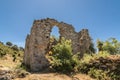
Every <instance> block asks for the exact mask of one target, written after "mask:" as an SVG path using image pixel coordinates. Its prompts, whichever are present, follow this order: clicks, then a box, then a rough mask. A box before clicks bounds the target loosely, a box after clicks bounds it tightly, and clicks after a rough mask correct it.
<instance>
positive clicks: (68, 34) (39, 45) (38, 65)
mask: <svg viewBox="0 0 120 80" xmlns="http://www.w3.org/2000/svg"><path fill="white" fill-rule="evenodd" d="M54 26H57V27H58V28H59V33H60V37H64V38H65V39H71V41H72V49H73V53H74V54H75V53H77V52H80V53H81V54H83V53H84V52H85V51H86V50H87V49H88V48H89V46H90V43H91V40H90V37H89V34H88V30H87V29H83V30H82V31H80V32H78V33H77V32H75V30H74V28H73V26H72V25H70V24H66V23H64V22H58V21H57V20H55V19H49V18H47V19H42V20H35V21H34V23H33V26H32V29H31V33H30V35H28V36H27V38H26V45H25V54H24V63H25V65H27V66H28V67H30V69H31V70H32V71H40V70H43V69H44V68H45V67H47V66H49V63H48V61H47V59H46V58H45V53H46V51H47V48H48V44H49V39H50V33H51V30H52V28H53V27H54ZM83 42H84V43H83ZM83 47H84V49H83Z"/></svg>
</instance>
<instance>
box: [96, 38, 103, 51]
mask: <svg viewBox="0 0 120 80" xmlns="http://www.w3.org/2000/svg"><path fill="white" fill-rule="evenodd" d="M97 48H98V51H103V42H102V41H100V40H99V39H98V40H97Z"/></svg>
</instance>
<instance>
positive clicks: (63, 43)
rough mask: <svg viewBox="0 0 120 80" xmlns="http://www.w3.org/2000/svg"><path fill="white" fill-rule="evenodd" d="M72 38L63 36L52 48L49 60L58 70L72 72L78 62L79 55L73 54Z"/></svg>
mask: <svg viewBox="0 0 120 80" xmlns="http://www.w3.org/2000/svg"><path fill="white" fill-rule="evenodd" d="M71 45H72V44H71V40H66V39H65V38H61V40H60V42H59V43H58V44H57V45H55V46H54V47H53V48H52V50H51V54H52V55H51V56H49V61H50V64H51V67H52V68H53V69H54V70H56V71H61V72H71V71H74V68H75V66H76V65H77V64H78V61H77V60H78V58H77V55H76V56H75V55H73V53H72V47H71Z"/></svg>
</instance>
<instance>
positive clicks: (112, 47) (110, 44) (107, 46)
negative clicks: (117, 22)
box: [97, 38, 120, 54]
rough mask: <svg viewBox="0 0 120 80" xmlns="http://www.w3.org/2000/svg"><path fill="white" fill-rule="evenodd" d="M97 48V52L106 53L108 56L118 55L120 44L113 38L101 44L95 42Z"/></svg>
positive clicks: (100, 42)
mask: <svg viewBox="0 0 120 80" xmlns="http://www.w3.org/2000/svg"><path fill="white" fill-rule="evenodd" d="M97 47H98V49H99V51H101V50H102V51H107V52H109V53H110V54H120V42H119V41H118V40H117V39H115V38H109V39H108V40H106V41H104V42H102V41H98V42H97Z"/></svg>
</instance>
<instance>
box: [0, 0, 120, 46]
mask: <svg viewBox="0 0 120 80" xmlns="http://www.w3.org/2000/svg"><path fill="white" fill-rule="evenodd" d="M46 17H50V18H55V19H57V20H58V21H64V22H66V23H69V24H72V25H73V26H74V27H75V30H76V31H77V32H78V31H80V30H81V29H82V28H87V29H89V32H90V35H91V37H92V38H93V40H94V41H96V39H98V38H99V39H101V40H106V39H108V38H110V37H115V38H117V39H118V40H120V0H0V41H2V42H7V41H11V42H12V43H14V44H17V45H19V46H24V43H25V38H26V35H27V34H29V32H30V29H31V27H32V23H33V21H34V20H35V19H42V18H46ZM54 33H55V34H56V32H54Z"/></svg>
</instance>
